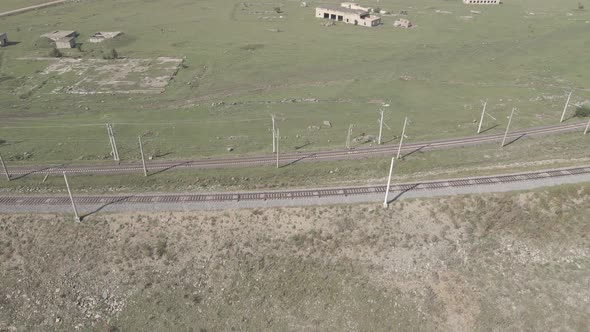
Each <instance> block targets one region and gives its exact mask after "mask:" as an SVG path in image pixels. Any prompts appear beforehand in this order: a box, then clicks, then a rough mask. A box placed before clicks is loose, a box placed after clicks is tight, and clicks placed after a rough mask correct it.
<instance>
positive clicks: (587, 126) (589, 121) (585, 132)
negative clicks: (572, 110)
mask: <svg viewBox="0 0 590 332" xmlns="http://www.w3.org/2000/svg"><path fill="white" fill-rule="evenodd" d="M588 129H590V120H588V124H587V125H586V129H585V130H584V135H586V134H587V133H588Z"/></svg>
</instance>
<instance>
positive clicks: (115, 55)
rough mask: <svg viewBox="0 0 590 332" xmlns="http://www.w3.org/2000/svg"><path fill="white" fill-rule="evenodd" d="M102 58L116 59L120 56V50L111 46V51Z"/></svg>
mask: <svg viewBox="0 0 590 332" xmlns="http://www.w3.org/2000/svg"><path fill="white" fill-rule="evenodd" d="M102 58H103V59H105V60H114V59H118V58H119V52H117V50H116V49H114V48H111V50H110V51H108V52H107V53H105V54H103V55H102Z"/></svg>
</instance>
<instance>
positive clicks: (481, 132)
mask: <svg viewBox="0 0 590 332" xmlns="http://www.w3.org/2000/svg"><path fill="white" fill-rule="evenodd" d="M496 127H498V125H497V124H495V125H493V126H491V127H489V128H486V129H484V130H482V131H480V132H479V133H480V134H483V133H485V132H488V131H490V130H492V129H494V128H496Z"/></svg>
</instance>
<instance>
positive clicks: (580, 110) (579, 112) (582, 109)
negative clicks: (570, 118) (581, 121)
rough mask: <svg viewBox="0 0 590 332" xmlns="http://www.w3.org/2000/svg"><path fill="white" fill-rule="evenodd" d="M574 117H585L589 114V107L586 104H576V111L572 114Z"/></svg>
mask: <svg viewBox="0 0 590 332" xmlns="http://www.w3.org/2000/svg"><path fill="white" fill-rule="evenodd" d="M574 116H575V117H576V118H587V117H589V116H590V107H588V106H578V107H577V108H576V113H575V114H574Z"/></svg>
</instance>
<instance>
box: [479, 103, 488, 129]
mask: <svg viewBox="0 0 590 332" xmlns="http://www.w3.org/2000/svg"><path fill="white" fill-rule="evenodd" d="M487 105H488V101H487V100H486V101H485V102H484V104H483V110H482V111H481V119H480V120H479V127H477V133H478V134H479V133H481V125H482V124H483V117H484V115H485V114H486V106H487Z"/></svg>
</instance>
